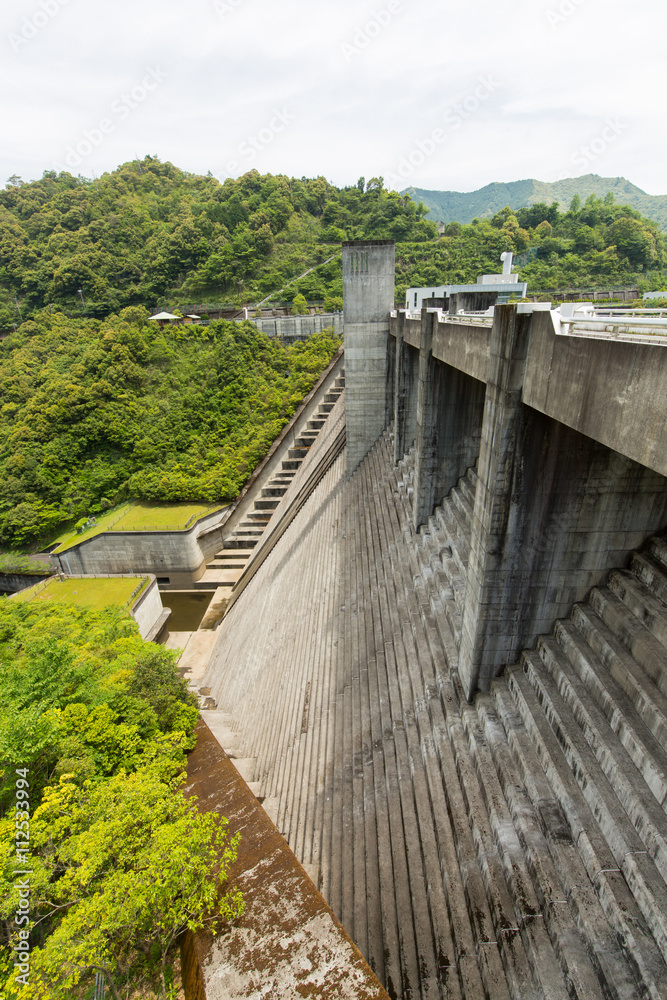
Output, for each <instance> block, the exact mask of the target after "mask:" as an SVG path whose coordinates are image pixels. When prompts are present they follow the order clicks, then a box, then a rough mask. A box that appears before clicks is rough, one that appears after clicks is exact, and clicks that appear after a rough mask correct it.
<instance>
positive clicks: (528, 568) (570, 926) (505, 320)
mask: <svg viewBox="0 0 667 1000" xmlns="http://www.w3.org/2000/svg"><path fill="white" fill-rule="evenodd" d="M392 252H393V248H392V247H391V246H390V245H388V244H382V245H379V246H378V245H377V244H373V243H371V244H368V245H365V244H355V245H348V246H346V248H345V250H344V253H345V254H346V264H345V267H346V268H349V272H348V270H346V271H345V272H344V273H345V274H346V275H347V278H346V282H347V283H346V284H345V291H346V296H348V298H347V299H346V313H345V317H346V324H347V322H348V320H349V323H350V333H349V334H348V329H347V326H346V334H345V336H346V346H345V350H346V359H345V364H346V374H345V390H344V392H343V394H342V396H341V397H340V398H339V399H338V401H337V402H335V404H333V408H332V410H331V412H330V413H329V416H328V419H327V421H326V424H325V425H324V427H323V428H322V431H321V432H320V435H319V436H318V439H317V443H316V444H315V445H313V447H312V448H311V449H310V452H309V453H308V455H307V457H306V458H305V459H304V461H303V464H302V467H301V468H300V470H299V472H298V474H297V476H295V478H294V480H293V481H292V483H291V484H290V486H289V488H288V490H287V492H286V493H285V495H284V496H283V497H282V499H281V505H280V508H278V509H277V510H276V512H275V514H274V516H273V518H272V520H271V525H270V526H269V528H267V531H266V532H265V535H266V537H265V538H264V539H263V542H262V547H261V550H260V552H258V555H257V560H258V561H257V564H256V567H255V571H254V573H253V574H252V575H251V577H250V578H248V579H247V580H246V581H245V583H243V580H242V581H240V583H242V584H243V586H242V587H240V588H239V593H238V596H237V597H236V599H235V600H233V601H232V602H231V606H230V609H229V611H228V613H227V615H226V616H225V618H224V619H223V622H222V624H221V626H220V629H219V633H220V634H219V638H218V640H217V642H216V646H215V649H214V653H213V656H212V658H211V661H210V664H209V668H208V671H207V675H206V680H205V684H206V685H207V687H209V688H210V689H211V694H212V696H213V697H214V698H215V700H216V701H217V706H218V709H219V712H220V713H221V715H222V716H224V718H225V720H226V722H225V724H226V725H227V726H228V727H229V729H231V730H234V732H235V738H236V740H237V754H238V756H241V757H243V758H244V760H252V761H253V770H254V777H255V779H256V781H257V782H258V785H257V786H253V787H256V788H257V794H258V795H259V797H260V799H261V800H262V801H263V804H264V808H265V810H266V811H267V812H268V813H269V815H270V816H271V817H272V818H273V819H274V821H275V823H276V825H277V827H278V829H279V830H280V831H281V832H283V833H284V835H285V836H286V838H287V840H288V842H289V844H290V846H291V847H292V849H293V850H294V852H295V853H296V855H297V857H298V858H299V860H300V861H301V862H302V863H303V864H304V866H306V868H307V870H308V871H309V872H310V873H311V875H312V877H313V879H314V881H315V882H316V884H317V885H318V887H319V888H320V889H321V891H322V893H323V895H324V896H325V898H326V900H327V901H328V902H329V904H330V905H331V907H332V909H333V910H334V912H335V913H336V915H337V916H338V917H339V919H340V920H341V921H342V923H343V925H344V927H345V928H346V930H347V931H348V933H349V934H350V936H351V937H352V938H353V940H354V941H355V943H356V944H357V946H358V947H359V948H360V950H361V951H362V953H363V954H364V955H365V956H366V958H367V959H368V961H369V962H370V964H371V966H372V967H373V969H374V970H375V971H376V973H377V975H378V977H379V978H380V980H381V981H382V982H383V984H384V985H385V986H386V988H387V991H388V993H389V994H390V995H391V996H393V997H401V998H406V1000H407V998H411V1000H412V998H422V997H423V998H426V997H438V998H450V997H455V998H462V1000H482V998H487V1000H488V998H489V997H492V998H493V1000H496V998H502V1000H505V998H507V1000H510V998H511V1000H526V998H531V1000H547V998H548V1000H566V998H567V1000H574V998H580V1000H590V998H599V1000H602V998H605V1000H609V998H618V1000H629V998H633V1000H634V998H636V1000H639V998H646V997H651V998H655V1000H658V998H661V997H665V996H667V961H666V960H667V884H666V881H667V820H666V817H665V803H666V801H667V751H666V750H665V746H666V738H667V604H666V602H667V541H666V540H665V538H664V536H663V535H662V534H661V532H662V531H663V530H664V528H665V525H666V524H667V481H666V479H665V476H666V475H667V464H666V463H667V458H666V456H665V452H664V441H665V440H666V439H667V435H666V434H665V430H666V426H665V421H666V419H667V351H666V350H665V348H664V347H663V346H661V345H660V344H659V343H650V342H649V343H643V342H640V341H639V340H638V341H636V342H635V341H632V339H631V338H628V340H626V341H624V342H614V341H612V340H611V339H605V338H600V337H599V336H596V337H590V336H588V334H587V332H586V330H585V329H581V330H580V331H579V335H578V336H572V335H569V332H568V331H569V330H570V328H568V331H566V330H564V329H562V328H561V326H560V323H559V320H558V317H557V316H556V315H555V314H552V313H551V312H549V311H527V310H525V309H523V308H522V307H521V306H513V305H507V306H501V307H496V310H495V315H494V318H493V321H492V322H491V323H490V322H489V321H487V320H482V319H476V318H473V317H465V316H462V317H449V316H447V317H445V316H443V315H442V314H439V313H438V312H437V311H434V310H422V312H421V313H420V314H418V315H412V314H410V313H406V312H404V311H399V312H398V313H396V314H391V313H390V309H391V303H389V304H388V305H387V309H386V312H385V313H384V314H383V313H382V312H381V307H384V303H385V299H384V298H383V296H386V298H387V299H388V298H389V294H388V286H386V287H385V282H384V277H383V276H384V275H385V274H386V268H387V266H388V261H389V260H390V256H391V254H392ZM366 253H367V254H368V256H367V257H366V256H365V255H366ZM355 255H356V256H355ZM374 255H375V256H374ZM357 262H358V263H357ZM366 266H367V267H368V271H367V272H366V271H364V270H363V269H364V268H365V267H366ZM349 289H352V290H351V291H349ZM350 295H351V296H352V297H351V298H350ZM392 297H393V293H392ZM348 303H349V308H348ZM366 308H367V313H365V312H364V310H365V309H366ZM365 315H366V316H367V322H368V326H367V327H366V326H365V319H364V316H365ZM348 336H349V339H348ZM348 351H349V352H350V357H348ZM365 351H366V352H367V353H366V354H364V352H365ZM351 369H352V371H353V372H354V374H352V371H351ZM371 400H372V403H371V402H370V401H371ZM343 434H345V435H346V436H347V445H346V446H345V447H344V448H343V447H342V442H343V438H342V435H343ZM251 566H252V563H251Z"/></svg>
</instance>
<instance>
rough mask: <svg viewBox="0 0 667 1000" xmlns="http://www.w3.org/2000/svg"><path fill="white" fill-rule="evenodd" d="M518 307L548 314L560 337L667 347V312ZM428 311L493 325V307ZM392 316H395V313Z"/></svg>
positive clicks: (446, 319)
mask: <svg viewBox="0 0 667 1000" xmlns="http://www.w3.org/2000/svg"><path fill="white" fill-rule="evenodd" d="M536 307H537V308H536ZM518 308H519V312H537V311H540V312H541V311H547V310H548V311H550V312H551V315H552V317H553V321H554V327H555V329H556V334H557V336H560V337H591V338H593V339H596V340H621V341H628V342H630V343H634V344H653V345H655V346H656V347H665V346H667V309H623V308H614V307H607V308H600V309H594V308H592V307H591V306H588V305H585V306H582V307H581V308H579V309H577V308H576V306H575V308H574V309H573V311H572V312H571V314H570V315H567V314H565V315H563V313H561V311H560V310H559V309H551V306H550V303H546V302H539V303H523V302H520V303H518ZM569 308H572V307H571V306H570V307H569ZM429 312H437V313H438V319H439V321H441V322H443V323H456V324H462V325H465V326H485V327H489V326H491V325H492V324H493V306H491V308H490V309H487V310H484V311H483V312H463V311H461V312H459V313H457V314H456V315H451V316H450V315H449V314H448V313H446V312H444V311H443V310H442V309H432V310H429ZM568 312H569V309H568ZM391 315H392V317H395V316H396V310H393V311H392V313H391ZM405 318H406V319H408V320H419V319H421V313H416V312H406V314H405Z"/></svg>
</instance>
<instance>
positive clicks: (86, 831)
mask: <svg viewBox="0 0 667 1000" xmlns="http://www.w3.org/2000/svg"><path fill="white" fill-rule="evenodd" d="M0 684H1V685H2V690H3V703H2V706H1V707H0V768H1V784H0V793H1V796H2V798H1V800H0V801H1V803H2V810H3V812H4V815H3V816H2V818H0V900H1V901H2V902H0V995H2V996H3V997H7V1000H14V998H16V1000H37V998H40V1000H65V998H69V997H78V998H81V1000H83V998H84V997H87V996H89V993H88V990H89V989H90V988H91V986H92V984H93V982H94V978H95V974H96V972H97V971H102V972H103V973H104V976H105V980H106V983H107V986H108V988H109V990H110V991H111V994H112V995H113V996H114V997H117V998H120V997H121V996H122V997H124V998H127V997H129V996H130V995H131V994H133V993H135V992H136V991H137V990H142V991H144V992H145V991H147V990H151V991H157V994H158V995H159V996H160V997H163V998H165V1000H166V997H167V995H168V987H169V980H170V962H171V956H172V954H173V949H174V945H175V942H176V939H177V938H178V936H179V934H181V932H182V931H183V930H185V929H188V928H189V929H190V930H196V929H198V928H201V927H202V926H204V925H205V924H206V923H207V922H209V921H211V920H212V919H213V917H212V914H213V912H214V911H215V912H217V914H218V918H217V919H233V918H234V917H236V916H238V915H239V914H240V913H241V912H242V910H243V900H242V898H241V897H240V895H239V894H238V893H237V892H236V891H235V890H234V889H233V888H228V887H227V886H226V885H225V884H224V883H225V879H226V877H227V872H228V869H229V865H230V864H231V863H232V862H233V860H234V859H235V856H236V846H237V842H238V837H230V836H229V835H228V831H227V823H226V820H224V819H222V818H221V817H219V816H217V815H215V814H207V815H202V814H200V813H199V811H198V810H197V808H196V806H195V804H194V803H193V802H192V801H190V800H188V799H186V798H185V797H184V796H183V795H182V794H181V784H182V778H181V775H182V771H183V766H184V752H185V750H186V749H188V748H189V747H191V746H192V743H193V730H194V725H195V722H196V718H197V714H198V713H197V707H196V705H195V703H194V699H193V697H192V696H191V695H190V694H189V693H188V691H187V688H186V685H185V682H184V681H183V680H182V679H181V678H180V676H179V673H178V670H177V668H176V666H175V664H174V658H173V654H172V653H170V652H169V651H167V650H165V649H163V648H161V647H157V646H154V645H152V644H150V643H146V642H144V641H143V640H142V639H141V638H140V637H139V635H138V630H137V628H136V625H135V623H134V622H133V621H132V620H131V619H129V618H127V617H126V616H125V615H124V614H123V613H122V611H121V610H120V609H118V608H113V607H111V608H107V609H105V610H104V611H101V612H92V611H90V610H85V609H82V608H78V607H75V606H72V605H70V606H66V605H59V604H58V605H55V604H52V605H49V604H44V605H40V606H38V607H37V606H35V605H33V604H20V603H16V602H13V601H9V600H7V599H5V598H3V599H0ZM19 768H20V769H21V772H22V773H23V769H25V768H27V769H28V775H29V785H30V802H31V813H32V815H31V821H30V869H31V871H32V875H31V877H30V893H31V900H30V902H31V908H30V916H31V920H32V926H31V943H32V954H31V974H30V982H29V985H27V986H21V985H20V984H17V983H16V981H15V979H14V976H15V969H14V967H13V965H12V964H11V961H10V959H11V949H12V948H14V947H15V946H16V944H17V927H16V925H15V923H14V915H15V914H16V912H17V908H18V905H19V895H18V888H17V884H16V883H17V879H16V875H15V869H16V867H17V863H16V861H15V857H14V836H15V818H16V813H15V809H14V807H13V799H14V795H15V782H16V771H17V769H19ZM218 866H219V867H218Z"/></svg>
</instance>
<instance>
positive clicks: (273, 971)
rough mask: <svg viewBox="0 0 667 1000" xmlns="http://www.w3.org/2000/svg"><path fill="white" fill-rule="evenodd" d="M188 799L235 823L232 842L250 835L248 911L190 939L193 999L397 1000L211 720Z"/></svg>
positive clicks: (238, 876) (238, 871)
mask: <svg viewBox="0 0 667 1000" xmlns="http://www.w3.org/2000/svg"><path fill="white" fill-rule="evenodd" d="M215 714H217V713H215ZM205 715H206V713H205ZM185 794H186V795H194V796H196V797H197V804H198V807H199V809H200V810H201V811H202V812H210V811H215V812H218V813H219V814H221V815H224V816H226V817H227V818H228V819H229V830H230V833H231V834H234V833H236V832H237V831H239V832H240V833H241V841H240V844H239V848H238V857H237V860H236V862H235V864H234V865H233V866H232V868H231V870H230V873H229V882H228V884H229V885H230V886H232V885H233V886H235V887H236V888H237V889H239V890H240V891H241V892H242V893H243V897H244V900H245V912H244V914H243V916H242V917H241V918H240V920H238V921H237V922H236V923H235V924H234V925H233V926H232V927H231V928H226V929H225V930H224V931H223V932H222V933H220V934H218V935H216V936H213V935H212V934H210V933H209V932H200V933H199V934H197V935H195V936H193V935H192V934H189V933H188V934H186V936H185V939H184V941H183V944H182V951H181V954H182V969H183V987H184V991H185V997H186V1000H223V998H224V1000H242V998H249V997H257V996H259V995H261V996H262V997H264V998H266V1000H273V998H275V1000H278V998H279V997H280V998H284V997H295V996H318V997H320V998H322V1000H326V998H331V1000H333V998H336V1000H362V998H363V1000H388V994H387V993H386V992H385V990H384V988H383V987H382V986H381V984H380V983H379V981H378V980H377V978H376V977H375V975H374V973H373V972H372V970H371V969H370V967H369V966H368V964H367V963H366V961H365V959H364V958H363V956H362V955H361V953H360V952H359V950H358V949H357V947H356V946H355V945H354V943H353V942H352V940H351V939H350V938H349V936H348V935H347V933H346V932H345V930H344V929H343V927H342V926H341V924H340V923H339V922H338V921H337V920H336V918H335V916H334V915H333V913H332V911H331V910H330V909H329V907H328V906H327V904H326V903H325V901H324V899H323V897H322V896H321V895H320V894H319V892H318V891H317V889H316V888H315V886H314V885H313V883H312V881H311V880H310V878H309V877H308V875H307V873H306V871H305V869H304V868H303V867H302V866H301V865H300V864H299V862H298V861H297V859H296V857H295V855H294V854H293V853H292V851H291V850H290V848H289V846H288V844H287V841H286V840H285V839H284V838H283V837H282V836H281V834H280V833H279V832H278V830H277V829H276V828H275V826H274V825H273V823H272V822H271V820H270V819H269V817H268V816H267V814H266V813H265V811H264V810H263V809H262V806H261V805H260V803H259V802H258V800H257V799H256V798H255V796H254V794H253V792H252V790H251V788H250V787H249V786H248V785H247V784H246V781H245V780H244V779H243V777H241V774H240V773H239V770H237V768H236V767H235V766H234V763H233V762H232V761H231V760H230V759H229V757H228V756H227V754H226V753H225V751H224V750H223V749H222V747H221V746H220V745H219V743H218V742H217V740H216V739H215V737H214V736H213V734H212V732H211V731H210V729H209V728H208V726H207V725H206V724H205V722H204V721H202V720H200V721H199V723H198V725H197V746H196V747H195V749H194V750H193V752H192V753H191V754H190V756H189V758H188V766H187V784H186V787H185ZM258 986H259V987H260V991H259V992H258Z"/></svg>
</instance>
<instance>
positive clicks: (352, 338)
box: [343, 240, 395, 475]
mask: <svg viewBox="0 0 667 1000" xmlns="http://www.w3.org/2000/svg"><path fill="white" fill-rule="evenodd" d="M394 269H395V246H394V242H393V240H374V241H373V240H371V241H363V240H355V241H351V242H349V243H344V244H343V301H344V306H343V316H344V322H345V389H346V392H345V411H346V428H347V472H348V475H351V474H352V473H353V472H354V470H355V469H356V468H357V466H358V465H359V463H360V462H361V461H362V459H363V458H364V457H365V456H366V454H367V453H368V451H369V450H370V449H371V447H372V446H373V445H374V444H375V442H376V441H377V439H378V438H379V436H380V434H381V433H382V431H383V430H384V427H385V420H386V412H387V377H388V351H387V340H388V337H389V314H390V312H391V310H392V309H393V307H394Z"/></svg>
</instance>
